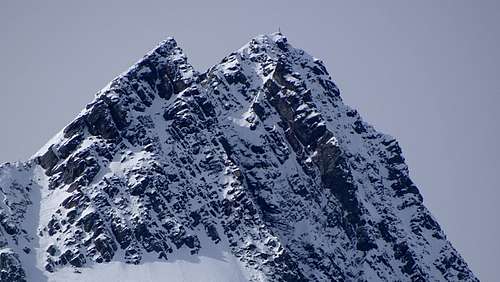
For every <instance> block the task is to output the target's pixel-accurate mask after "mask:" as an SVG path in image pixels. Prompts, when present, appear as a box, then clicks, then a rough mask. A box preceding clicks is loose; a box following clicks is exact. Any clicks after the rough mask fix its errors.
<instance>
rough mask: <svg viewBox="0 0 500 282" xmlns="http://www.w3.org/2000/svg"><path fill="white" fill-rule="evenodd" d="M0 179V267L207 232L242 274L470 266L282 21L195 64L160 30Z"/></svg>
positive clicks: (188, 243)
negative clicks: (205, 66)
mask: <svg viewBox="0 0 500 282" xmlns="http://www.w3.org/2000/svg"><path fill="white" fill-rule="evenodd" d="M0 195H1V197H0V198H1V199H2V200H1V201H0V277H1V281H26V280H28V281H38V280H37V277H35V276H36V275H37V273H38V275H45V276H48V277H51V275H52V274H54V273H57V272H58V271H61V270H62V269H65V268H68V267H71V268H74V269H76V270H78V269H83V268H84V267H86V266H91V265H97V264H102V265H105V264H106V263H110V262H115V261H119V262H124V263H127V264H132V265H140V264H144V263H147V262H150V261H151V260H153V261H163V262H165V263H170V262H171V261H174V260H176V258H177V256H178V254H179V253H180V252H181V251H182V252H187V253H188V255H189V256H193V257H196V256H198V255H199V254H200V252H203V250H204V249H205V248H207V246H208V245H211V246H215V248H218V247H220V248H223V246H226V247H227V248H228V250H229V251H230V253H231V254H232V255H233V256H234V257H236V258H237V260H238V261H239V263H241V268H242V271H243V272H244V273H245V279H246V280H248V281H459V280H460V281H477V279H476V278H475V277H474V275H473V274H472V272H471V271H470V270H469V269H468V267H467V264H466V263H465V262H464V260H463V259H462V258H461V257H460V255H459V254H458V253H457V251H456V250H455V249H454V248H453V247H452V246H451V244H450V243H449V242H448V241H447V240H446V237H445V235H444V233H443V231H442V230H441V228H440V227H439V224H438V223H437V222H436V221H435V220H434V219H433V217H432V215H431V214H430V213H429V211H428V210H427V209H426V208H425V207H424V205H423V203H422V197H421V195H420V194H419V191H418V189H417V187H416V186H415V185H414V184H413V182H412V181H411V179H410V178H409V174H408V168H407V166H406V164H405V163H404V158H403V156H402V153H401V149H400V147H399V145H398V143H397V141H396V140H395V139H394V138H392V137H390V136H388V135H385V134H382V133H379V132H377V131H375V130H374V128H373V127H372V126H370V125H368V124H367V123H365V122H363V121H362V119H361V117H360V116H359V114H358V112H357V111H355V110H353V109H351V108H349V107H348V106H346V105H344V103H343V102H342V99H341V97H340V94H339V90H338V88H337V87H336V86H335V84H334V83H333V82H332V80H331V78H330V76H329V74H328V72H327V70H326V69H325V67H324V65H323V63H322V62H321V61H320V60H318V59H315V58H313V57H311V56H310V55H308V54H307V53H305V52H304V51H302V50H299V49H295V48H294V47H292V46H291V45H290V44H289V43H288V42H287V39H286V38H285V37H284V36H283V35H281V34H279V33H277V34H271V35H265V36H259V37H257V38H255V39H252V41H251V42H249V43H248V44H247V45H245V46H244V47H242V48H241V49H239V50H238V51H236V52H234V53H232V54H230V55H229V56H227V57H226V58H224V59H223V60H222V61H221V62H220V63H219V64H217V65H215V66H214V67H212V68H211V69H209V70H208V71H207V72H206V73H204V74H200V73H198V72H196V71H194V70H193V68H192V67H191V66H190V65H189V64H188V63H187V59H186V57H185V55H184V54H183V53H182V50H181V49H180V48H179V47H178V46H177V44H176V42H175V41H174V40H173V39H167V40H165V41H164V42H162V43H161V44H160V45H159V46H158V47H157V48H156V49H154V50H153V51H151V52H150V53H149V54H147V55H146V56H145V57H144V58H143V59H142V60H141V61H139V62H138V63H137V64H135V65H134V66H133V67H132V68H130V69H129V70H128V71H127V72H126V73H124V74H123V75H121V76H119V77H117V78H116V79H114V80H113V81H112V82H111V83H110V84H109V85H108V86H107V87H105V88H104V89H103V90H101V91H100V92H99V93H98V94H97V96H96V98H95V100H94V101H93V102H92V103H90V104H88V105H87V107H86V108H85V110H84V111H83V112H81V113H80V115H79V116H78V117H77V118H76V119H75V120H74V121H73V122H71V123H70V124H69V125H68V126H66V128H64V130H62V131H61V133H59V134H58V135H57V136H56V137H55V138H54V139H53V140H51V141H50V142H49V143H48V144H47V145H46V146H45V147H44V148H42V149H41V150H40V152H39V153H37V154H36V155H35V156H34V157H33V158H32V159H31V160H29V161H27V162H26V163H18V164H4V165H3V166H1V167H0ZM30 275H32V276H33V277H30ZM82 275H83V274H82ZM161 279H162V277H158V281H161ZM172 279H173V281H177V280H175V278H172ZM179 280H180V279H179Z"/></svg>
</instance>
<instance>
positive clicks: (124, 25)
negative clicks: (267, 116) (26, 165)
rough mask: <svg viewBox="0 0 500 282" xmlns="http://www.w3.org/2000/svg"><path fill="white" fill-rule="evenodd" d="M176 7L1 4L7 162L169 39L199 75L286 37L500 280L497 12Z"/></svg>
mask: <svg viewBox="0 0 500 282" xmlns="http://www.w3.org/2000/svg"><path fill="white" fill-rule="evenodd" d="M42 2H44V3H43V4H42ZM46 2H49V3H50V4H47V3H46ZM104 2H105V3H104ZM170 2H173V1H161V2H160V1H158V2H153V1H130V2H126V1H78V2H77V1H32V2H31V3H29V1H1V2H0V61H1V64H2V67H1V69H0V85H1V88H0V137H1V138H0V162H3V161H14V160H24V159H27V158H28V157H29V156H30V155H31V154H33V153H34V152H35V151H37V149H38V148H39V147H41V146H42V145H43V144H44V143H45V142H46V141H47V140H48V139H49V138H50V137H51V136H52V135H54V134H55V133H56V132H57V131H59V130H60V129H62V128H63V127H64V126H65V125H66V124H67V123H69V122H70V121H71V120H72V119H73V118H74V117H75V116H76V115H77V113H78V112H79V111H80V110H81V109H83V107H84V105H85V104H86V103H88V102H90V101H91V99H92V97H93V95H94V93H96V92H97V91H98V90H99V89H100V88H102V87H103V86H105V85H106V84H107V82H109V81H110V80H111V79H112V78H113V77H115V76H116V75H117V74H119V73H121V72H122V71H124V70H125V69H127V68H128V67H129V66H130V65H131V64H133V63H134V62H135V61H137V60H138V59H140V58H141V57H142V56H143V55H144V54H145V53H146V52H147V51H148V50H150V49H151V48H153V47H154V46H155V45H156V44H157V43H158V42H159V41H161V40H162V39H163V38H165V37H166V36H174V37H175V38H176V39H177V41H178V43H179V45H180V46H181V47H182V48H183V49H184V51H185V53H186V54H187V56H188V57H189V60H190V62H191V63H192V64H193V65H194V66H195V67H196V68H197V69H198V70H199V71H204V70H205V69H206V68H208V67H209V66H211V65H213V64H215V63H217V62H219V61H220V59H222V58H223V57H224V56H225V55H227V54H228V53H229V52H231V51H232V50H235V49H238V48H239V47H241V45H243V44H245V43H246V42H247V41H249V40H250V39H251V37H253V36H255V35H257V34H261V33H270V32H274V31H276V30H277V29H278V27H281V30H282V32H283V33H284V34H285V35H286V36H287V37H288V39H289V41H290V42H291V43H292V44H293V45H294V46H296V47H299V48H302V49H304V50H306V51H307V52H309V53H310V54H312V55H313V56H315V57H318V58H321V59H322V60H323V61H325V63H326V65H327V67H328V69H329V72H330V73H331V74H332V77H333V79H334V80H335V81H336V83H337V84H338V85H339V87H340V89H341V91H342V96H343V98H344V100H345V101H346V103H347V104H349V105H351V106H352V107H354V108H357V109H358V110H359V111H360V112H361V114H362V116H363V117H364V119H365V120H366V121H368V122H370V123H372V124H374V125H375V127H376V128H377V129H379V130H381V131H383V132H385V133H389V134H391V135H393V136H396V137H397V138H398V140H399V141H400V144H401V146H402V148H403V152H404V154H405V156H406V159H407V162H408V165H409V166H410V171H411V174H412V177H413V180H414V181H415V182H416V183H417V185H418V186H419V188H420V190H421V192H422V194H423V195H424V200H425V202H426V205H427V206H428V207H429V208H430V210H431V211H432V212H433V214H434V215H435V216H436V217H437V219H438V221H439V222H440V224H441V225H442V226H443V228H444V229H445V231H446V233H447V234H448V238H449V239H450V240H451V241H452V243H453V244H454V246H455V247H456V248H457V249H458V250H459V251H460V252H461V254H462V255H463V256H464V257H465V259H466V261H467V262H468V263H469V265H470V267H471V268H472V270H473V271H474V272H475V273H476V274H477V275H478V277H479V278H480V279H482V280H484V281H494V280H496V279H498V278H497V272H498V269H497V268H498V267H499V265H498V261H499V260H498V256H497V254H500V243H499V240H498V238H499V237H500V234H499V232H500V224H499V222H500V220H499V219H498V216H499V215H500V208H499V207H498V206H499V205H498V204H497V202H498V199H499V195H500V192H499V190H498V184H497V183H498V182H497V179H496V177H497V175H498V174H499V172H500V149H499V146H498V137H499V135H500V133H499V129H500V127H499V125H498V123H499V122H500V111H499V110H498V108H499V106H500V87H499V86H498V82H500V77H499V76H500V2H499V1H486V0H482V1H444V0H440V1H413V2H410V1H363V2H362V1H345V2H336V1H260V0H259V1H257V0H251V1H199V2H194V1H175V3H170Z"/></svg>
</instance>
